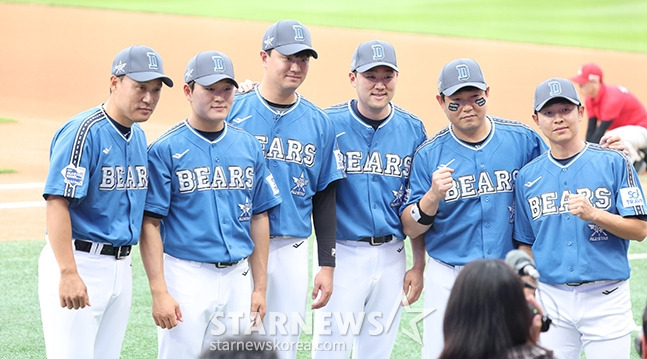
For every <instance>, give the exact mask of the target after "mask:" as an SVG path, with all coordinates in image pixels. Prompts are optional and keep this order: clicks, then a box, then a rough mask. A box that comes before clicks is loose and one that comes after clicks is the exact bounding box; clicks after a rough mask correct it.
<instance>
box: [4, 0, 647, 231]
mask: <svg viewBox="0 0 647 359" xmlns="http://www.w3.org/2000/svg"><path fill="white" fill-rule="evenodd" d="M277 20H278V19H277ZM268 25H269V23H254V22H245V21H231V20H220V19H205V18H199V17H186V16H170V15H158V14H139V13H127V12H119V11H101V10H87V9H75V8H58V7H47V6H37V5H20V4H7V3H0V33H1V34H2V36H1V37H0V55H1V56H0V117H5V118H12V119H15V120H17V121H18V122H16V123H10V124H0V168H12V169H15V170H17V173H15V174H0V240H21V239H39V238H43V236H44V228H45V224H44V223H45V221H44V208H43V207H42V206H40V207H27V208H5V207H11V206H12V205H10V204H9V203H14V202H25V201H34V202H37V203H42V202H38V201H42V198H41V197H40V194H41V191H42V189H41V188H38V186H35V188H26V189H18V190H16V189H6V188H5V186H6V185H9V184H17V183H25V182H30V183H34V182H35V183H41V182H44V180H45V176H46V172H47V160H48V150H49V143H50V140H51V137H52V135H53V134H54V132H55V131H56V129H57V128H58V127H59V126H60V125H61V124H62V123H63V122H64V121H65V120H66V119H68V118H69V117H71V116H72V115H74V114H75V113H77V112H80V111H82V110H85V109H87V108H89V107H91V106H94V105H97V104H99V103H101V102H102V101H103V100H105V98H106V96H107V91H108V78H109V73H110V65H111V62H112V59H113V57H114V55H115V54H116V53H117V52H118V51H119V50H121V49H122V48H125V47H127V46H130V45H134V44H145V45H148V46H151V47H153V48H154V49H155V50H157V51H158V52H159V53H160V54H161V55H162V58H163V60H164V67H165V70H166V73H167V74H168V75H169V76H170V77H171V78H173V79H174V81H175V83H176V86H175V87H174V88H172V89H168V88H165V89H164V90H163V93H162V99H161V101H160V104H159V105H158V108H157V110H156V112H155V114H154V115H153V117H152V118H151V119H150V120H149V121H148V122H147V123H145V124H144V125H143V127H144V129H145V131H146V133H147V136H148V139H149V141H150V140H152V139H154V138H155V137H157V136H158V135H159V134H161V132H162V131H163V130H165V129H166V128H168V127H169V126H170V125H171V124H173V123H175V122H177V121H179V120H181V119H182V118H184V117H185V116H186V115H187V113H188V109H189V107H188V104H187V102H186V99H185V98H184V96H183V95H182V86H181V85H182V78H183V77H182V75H183V71H184V67H185V65H186V62H187V61H188V59H189V58H190V57H192V56H193V55H194V54H195V53H197V52H199V51H205V50H219V51H222V52H224V53H226V54H228V55H229V56H230V57H231V58H232V60H233V62H234V66H235V71H236V77H237V78H239V79H244V78H252V79H260V77H261V74H262V67H261V65H260V60H259V56H258V53H259V50H260V46H261V37H262V35H263V33H264V31H265V29H266V28H267V26H268ZM306 25H307V24H306ZM309 29H310V31H311V33H312V38H313V47H314V48H315V49H316V50H317V51H318V52H319V55H320V57H319V59H317V60H315V61H314V62H312V63H311V66H310V73H309V75H308V79H307V80H306V82H305V83H304V85H303V86H302V87H301V88H300V91H299V92H300V93H301V94H303V95H305V96H306V97H308V98H310V99H312V100H313V101H314V102H315V103H317V104H318V105H319V106H321V107H327V106H329V105H332V104H335V103H337V102H341V101H344V100H346V99H348V98H350V97H353V96H354V91H353V88H352V87H351V86H350V85H349V83H348V76H347V72H348V68H349V66H350V57H351V54H352V52H353V50H354V48H355V47H356V46H357V44H358V43H360V42H362V41H366V40H370V39H375V38H379V39H382V40H386V41H389V42H391V43H392V44H394V46H395V48H396V51H397V55H398V65H399V67H400V70H401V71H402V72H401V74H400V78H399V83H398V90H397V94H396V97H395V99H394V102H395V103H397V104H399V105H400V106H402V107H404V108H406V109H408V110H409V111H411V112H413V113H415V114H417V115H418V116H419V117H420V118H421V119H422V120H423V121H424V123H425V125H426V127H427V132H428V134H433V133H434V132H435V131H437V130H439V129H440V128H442V127H443V126H445V125H446V119H445V117H444V115H443V114H442V112H441V111H440V109H439V107H438V105H437V103H436V100H435V94H436V92H437V89H436V78H437V76H438V71H439V70H440V68H441V67H442V66H443V64H445V63H446V62H448V61H449V60H452V59H454V58H457V57H472V58H474V59H476V60H477V61H478V62H479V63H480V64H481V66H482V67H483V70H484V72H485V75H486V79H487V81H488V83H489V84H490V85H491V93H490V100H491V105H490V113H491V114H495V115H498V116H501V117H506V118H510V119H516V120H519V121H522V122H525V123H528V124H531V125H532V122H531V119H530V113H531V110H530V109H531V104H532V94H533V91H534V87H535V86H536V84H538V83H539V82H541V81H543V80H545V79H546V78H548V77H551V76H561V77H569V76H572V75H574V73H575V71H576V70H577V68H578V67H579V65H581V64H582V63H585V62H590V61H594V62H597V63H598V64H599V65H600V66H601V67H602V68H603V69H604V70H605V80H606V81H607V82H608V83H618V84H622V85H624V86H626V87H627V88H629V89H631V90H632V91H633V92H634V93H635V94H636V95H637V96H638V97H639V98H640V99H641V100H643V101H644V102H647V87H645V86H644V80H645V79H644V78H639V77H638V76H637V74H639V73H641V74H644V71H643V70H640V71H632V69H642V68H644V66H645V64H647V54H629V53H619V52H611V51H599V50H589V49H576V48H563V47H561V48H560V47H551V46H539V45H528V44H512V43H504V42H495V41H476V40H468V39H456V38H449V37H437V36H426V35H415V34H395V33H387V32H377V31H363V30H348V29H336V28H325V27H316V26H309ZM643 77H644V76H643ZM3 205H4V207H3Z"/></svg>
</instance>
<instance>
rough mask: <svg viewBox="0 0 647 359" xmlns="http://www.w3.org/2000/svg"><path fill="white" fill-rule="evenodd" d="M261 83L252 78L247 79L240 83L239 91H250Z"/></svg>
mask: <svg viewBox="0 0 647 359" xmlns="http://www.w3.org/2000/svg"><path fill="white" fill-rule="evenodd" d="M258 84H259V83H258V82H257V81H252V80H250V79H245V81H242V82H239V83H238V92H239V93H248V92H249V91H251V90H253V89H254V87H256V85H258Z"/></svg>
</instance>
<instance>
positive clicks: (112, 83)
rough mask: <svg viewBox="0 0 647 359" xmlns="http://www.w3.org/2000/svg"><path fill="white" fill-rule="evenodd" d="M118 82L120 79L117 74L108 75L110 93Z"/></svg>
mask: <svg viewBox="0 0 647 359" xmlns="http://www.w3.org/2000/svg"><path fill="white" fill-rule="evenodd" d="M119 82H121V79H120V78H119V77H118V76H115V75H110V93H112V92H113V91H114V90H115V89H116V88H117V85H118V84H119Z"/></svg>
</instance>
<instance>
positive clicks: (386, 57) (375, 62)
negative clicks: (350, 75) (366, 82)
mask: <svg viewBox="0 0 647 359" xmlns="http://www.w3.org/2000/svg"><path fill="white" fill-rule="evenodd" d="M376 66H388V67H390V68H392V69H393V70H395V71H397V72H400V70H399V69H398V62H397V60H396V59H395V49H394V48H393V46H392V45H391V44H389V43H388V42H386V41H380V40H372V41H366V42H362V43H361V44H359V46H357V49H355V52H354V53H353V60H352V61H351V63H350V71H351V72H353V71H357V72H359V73H362V72H366V71H368V70H370V69H372V68H374V67H376Z"/></svg>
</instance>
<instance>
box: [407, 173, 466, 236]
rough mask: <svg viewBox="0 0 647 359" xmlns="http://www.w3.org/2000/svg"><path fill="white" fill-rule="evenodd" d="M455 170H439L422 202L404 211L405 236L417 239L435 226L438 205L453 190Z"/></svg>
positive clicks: (413, 204) (434, 174) (409, 206)
mask: <svg viewBox="0 0 647 359" xmlns="http://www.w3.org/2000/svg"><path fill="white" fill-rule="evenodd" d="M453 172H454V170H453V169H451V168H449V167H442V168H439V169H437V170H436V171H435V172H434V173H433V175H432V177H431V188H429V190H427V192H426V193H425V194H424V196H422V198H421V199H420V201H418V202H417V203H412V204H410V205H408V206H407V208H405V209H404V211H402V214H401V215H400V220H401V221H402V229H403V230H404V234H406V235H407V236H408V237H409V238H415V237H418V236H420V235H421V234H424V233H425V232H427V230H428V229H429V227H431V225H432V224H433V221H434V217H435V216H436V213H437V212H438V204H440V201H442V200H443V199H444V198H445V194H446V193H447V191H449V190H450V189H451V188H452V185H453V180H452V173H453Z"/></svg>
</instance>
